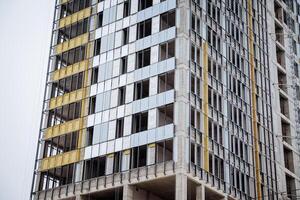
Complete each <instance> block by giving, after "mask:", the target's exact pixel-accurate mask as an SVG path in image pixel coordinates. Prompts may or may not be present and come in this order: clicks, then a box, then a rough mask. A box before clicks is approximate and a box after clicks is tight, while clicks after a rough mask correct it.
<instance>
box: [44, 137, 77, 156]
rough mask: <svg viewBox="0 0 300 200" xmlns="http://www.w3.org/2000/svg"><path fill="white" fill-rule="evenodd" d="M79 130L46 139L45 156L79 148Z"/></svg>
mask: <svg viewBox="0 0 300 200" xmlns="http://www.w3.org/2000/svg"><path fill="white" fill-rule="evenodd" d="M77 142H78V132H72V133H68V134H65V135H61V136H57V137H54V138H51V139H48V140H45V146H44V155H43V157H44V158H46V157H50V156H55V155H58V154H61V153H64V152H68V151H72V150H74V149H76V148H77Z"/></svg>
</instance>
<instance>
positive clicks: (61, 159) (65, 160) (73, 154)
mask: <svg viewBox="0 0 300 200" xmlns="http://www.w3.org/2000/svg"><path fill="white" fill-rule="evenodd" d="M79 158H80V151H79V149H77V150H74V151H69V152H66V153H62V154H58V155H56V156H51V157H48V158H44V159H43V160H41V165H40V169H39V170H40V171H45V170H48V169H52V168H55V167H60V166H63V165H68V164H71V163H75V162H78V161H79Z"/></svg>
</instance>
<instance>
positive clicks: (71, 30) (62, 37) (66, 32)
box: [57, 19, 88, 44]
mask: <svg viewBox="0 0 300 200" xmlns="http://www.w3.org/2000/svg"><path fill="white" fill-rule="evenodd" d="M87 28H88V19H84V20H81V21H79V22H76V23H73V24H71V25H69V26H66V27H63V28H61V29H59V30H58V38H57V44H60V43H62V42H65V41H67V40H70V39H73V38H75V37H77V36H79V35H82V34H84V33H86V32H87Z"/></svg>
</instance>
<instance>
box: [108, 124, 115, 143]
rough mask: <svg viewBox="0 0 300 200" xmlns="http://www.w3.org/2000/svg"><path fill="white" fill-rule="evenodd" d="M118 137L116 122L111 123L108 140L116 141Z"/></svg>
mask: <svg viewBox="0 0 300 200" xmlns="http://www.w3.org/2000/svg"><path fill="white" fill-rule="evenodd" d="M115 136H116V120H114V121H111V122H109V129H108V140H112V139H115Z"/></svg>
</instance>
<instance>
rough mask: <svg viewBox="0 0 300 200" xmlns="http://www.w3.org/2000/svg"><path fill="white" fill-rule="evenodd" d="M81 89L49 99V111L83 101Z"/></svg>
mask: <svg viewBox="0 0 300 200" xmlns="http://www.w3.org/2000/svg"><path fill="white" fill-rule="evenodd" d="M83 90H84V89H83V88H82V89H79V90H75V91H73V92H69V93H67V94H64V95H61V96H58V97H55V98H52V99H50V102H49V109H50V110H51V109H54V108H57V107H60V106H64V105H67V104H70V103H74V102H76V101H79V100H82V99H83Z"/></svg>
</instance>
